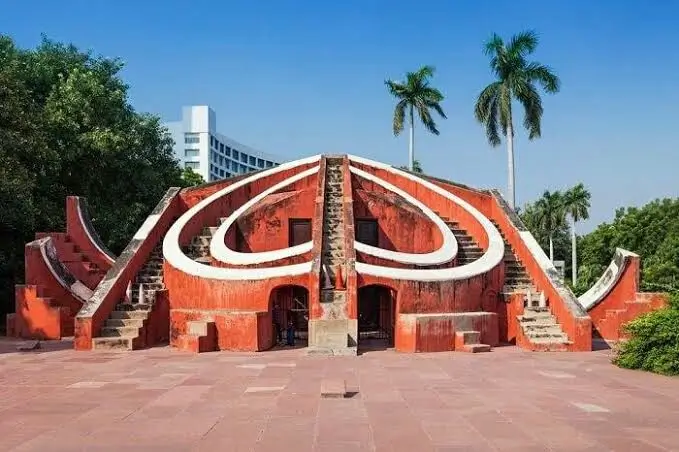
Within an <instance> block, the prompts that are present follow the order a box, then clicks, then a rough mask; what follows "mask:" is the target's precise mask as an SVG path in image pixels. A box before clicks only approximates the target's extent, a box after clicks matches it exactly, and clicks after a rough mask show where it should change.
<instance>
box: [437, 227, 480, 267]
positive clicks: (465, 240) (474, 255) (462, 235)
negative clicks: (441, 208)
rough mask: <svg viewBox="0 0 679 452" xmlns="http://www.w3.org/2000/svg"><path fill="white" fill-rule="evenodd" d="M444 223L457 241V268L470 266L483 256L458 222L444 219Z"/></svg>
mask: <svg viewBox="0 0 679 452" xmlns="http://www.w3.org/2000/svg"><path fill="white" fill-rule="evenodd" d="M444 221H445V223H446V225H447V226H448V228H449V229H450V231H451V232H452V233H453V235H454V236H455V240H457V245H458V250H457V266H458V267H459V266H461V265H466V264H469V263H471V262H473V261H475V260H476V259H478V258H480V257H481V256H483V250H482V249H481V247H479V245H478V244H477V243H476V242H475V241H474V239H473V238H472V236H471V235H469V234H468V233H467V231H466V230H464V229H462V228H460V225H459V223H458V222H457V221H452V220H448V219H445V218H444Z"/></svg>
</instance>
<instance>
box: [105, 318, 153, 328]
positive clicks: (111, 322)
mask: <svg viewBox="0 0 679 452" xmlns="http://www.w3.org/2000/svg"><path fill="white" fill-rule="evenodd" d="M104 326H105V327H128V326H134V327H137V328H141V327H142V326H144V319H110V318H109V319H106V321H105V322H104Z"/></svg>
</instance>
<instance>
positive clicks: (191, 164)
mask: <svg viewBox="0 0 679 452" xmlns="http://www.w3.org/2000/svg"><path fill="white" fill-rule="evenodd" d="M184 168H191V169H198V168H200V163H199V162H184Z"/></svg>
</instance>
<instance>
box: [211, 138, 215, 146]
mask: <svg viewBox="0 0 679 452" xmlns="http://www.w3.org/2000/svg"><path fill="white" fill-rule="evenodd" d="M214 145H215V137H213V136H212V135H210V146H212V147H214Z"/></svg>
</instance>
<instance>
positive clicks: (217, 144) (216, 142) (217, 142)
mask: <svg viewBox="0 0 679 452" xmlns="http://www.w3.org/2000/svg"><path fill="white" fill-rule="evenodd" d="M219 144H220V143H219V140H217V139H216V138H215V149H216V150H217V149H219Z"/></svg>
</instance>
